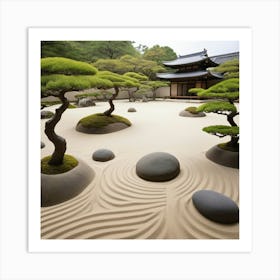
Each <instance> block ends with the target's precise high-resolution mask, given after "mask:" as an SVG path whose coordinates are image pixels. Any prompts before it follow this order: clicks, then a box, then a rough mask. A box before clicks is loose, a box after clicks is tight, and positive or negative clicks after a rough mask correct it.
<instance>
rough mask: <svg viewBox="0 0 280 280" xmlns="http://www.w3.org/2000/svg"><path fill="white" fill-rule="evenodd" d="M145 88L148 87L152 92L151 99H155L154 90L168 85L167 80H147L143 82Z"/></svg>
mask: <svg viewBox="0 0 280 280" xmlns="http://www.w3.org/2000/svg"><path fill="white" fill-rule="evenodd" d="M144 85H145V86H146V89H148V88H149V89H150V90H151V92H152V99H153V100H156V90H157V89H158V88H161V87H167V86H169V82H162V81H147V82H144Z"/></svg>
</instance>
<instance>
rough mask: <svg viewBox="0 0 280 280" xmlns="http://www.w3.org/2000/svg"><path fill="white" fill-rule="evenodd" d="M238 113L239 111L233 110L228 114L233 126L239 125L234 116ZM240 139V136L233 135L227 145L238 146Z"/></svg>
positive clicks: (228, 119)
mask: <svg viewBox="0 0 280 280" xmlns="http://www.w3.org/2000/svg"><path fill="white" fill-rule="evenodd" d="M238 114H239V113H238V112H231V113H230V114H229V115H227V121H228V122H229V123H230V125H231V126H237V124H236V122H235V121H234V119H233V118H234V117H235V116H237V115H238ZM238 141H239V137H238V136H231V138H230V141H229V142H228V143H227V146H228V147H233V148H238Z"/></svg>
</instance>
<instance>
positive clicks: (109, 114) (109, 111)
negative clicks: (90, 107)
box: [103, 87, 119, 117]
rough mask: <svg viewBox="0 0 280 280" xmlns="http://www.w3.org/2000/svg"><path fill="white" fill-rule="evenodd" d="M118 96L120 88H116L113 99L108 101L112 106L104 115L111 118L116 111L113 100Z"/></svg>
mask: <svg viewBox="0 0 280 280" xmlns="http://www.w3.org/2000/svg"><path fill="white" fill-rule="evenodd" d="M118 94H119V88H118V87H115V94H113V95H112V97H111V98H110V99H109V100H108V102H109V104H110V108H109V109H108V110H107V111H105V112H104V113H103V114H104V115H105V116H107V117H110V116H111V114H112V113H113V111H114V110H115V106H114V103H113V100H114V99H116V97H117V96H118Z"/></svg>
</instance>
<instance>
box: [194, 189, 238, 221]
mask: <svg viewBox="0 0 280 280" xmlns="http://www.w3.org/2000/svg"><path fill="white" fill-rule="evenodd" d="M192 201H193V204H194V206H195V208H196V209H197V210H198V211H199V213H200V214H201V215H203V216H204V217H206V218H207V219H209V220H212V221H214V222H217V223H221V224H234V223H238V222H239V207H238V206H237V204H236V203H235V202H234V201H233V200H232V199H231V198H229V197H227V196H225V195H223V194H221V193H218V192H215V191H212V190H200V191H197V192H195V193H194V194H193V196H192Z"/></svg>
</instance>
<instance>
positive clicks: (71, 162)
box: [41, 155, 79, 175]
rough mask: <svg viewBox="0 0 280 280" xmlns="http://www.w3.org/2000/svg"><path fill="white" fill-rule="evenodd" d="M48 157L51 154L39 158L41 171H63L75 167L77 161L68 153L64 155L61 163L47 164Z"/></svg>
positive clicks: (48, 172) (44, 172) (45, 172)
mask: <svg viewBox="0 0 280 280" xmlns="http://www.w3.org/2000/svg"><path fill="white" fill-rule="evenodd" d="M50 158H51V156H47V157H44V158H43V159H42V160H41V173H43V174H52V175H54V174H61V173H65V172H67V171H70V170H71V169H73V168H74V167H76V166H77V165H78V163H79V162H78V161H77V160H76V159H75V158H74V157H72V156H70V155H64V159H63V164H61V165H50V164H48V162H49V160H50Z"/></svg>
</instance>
